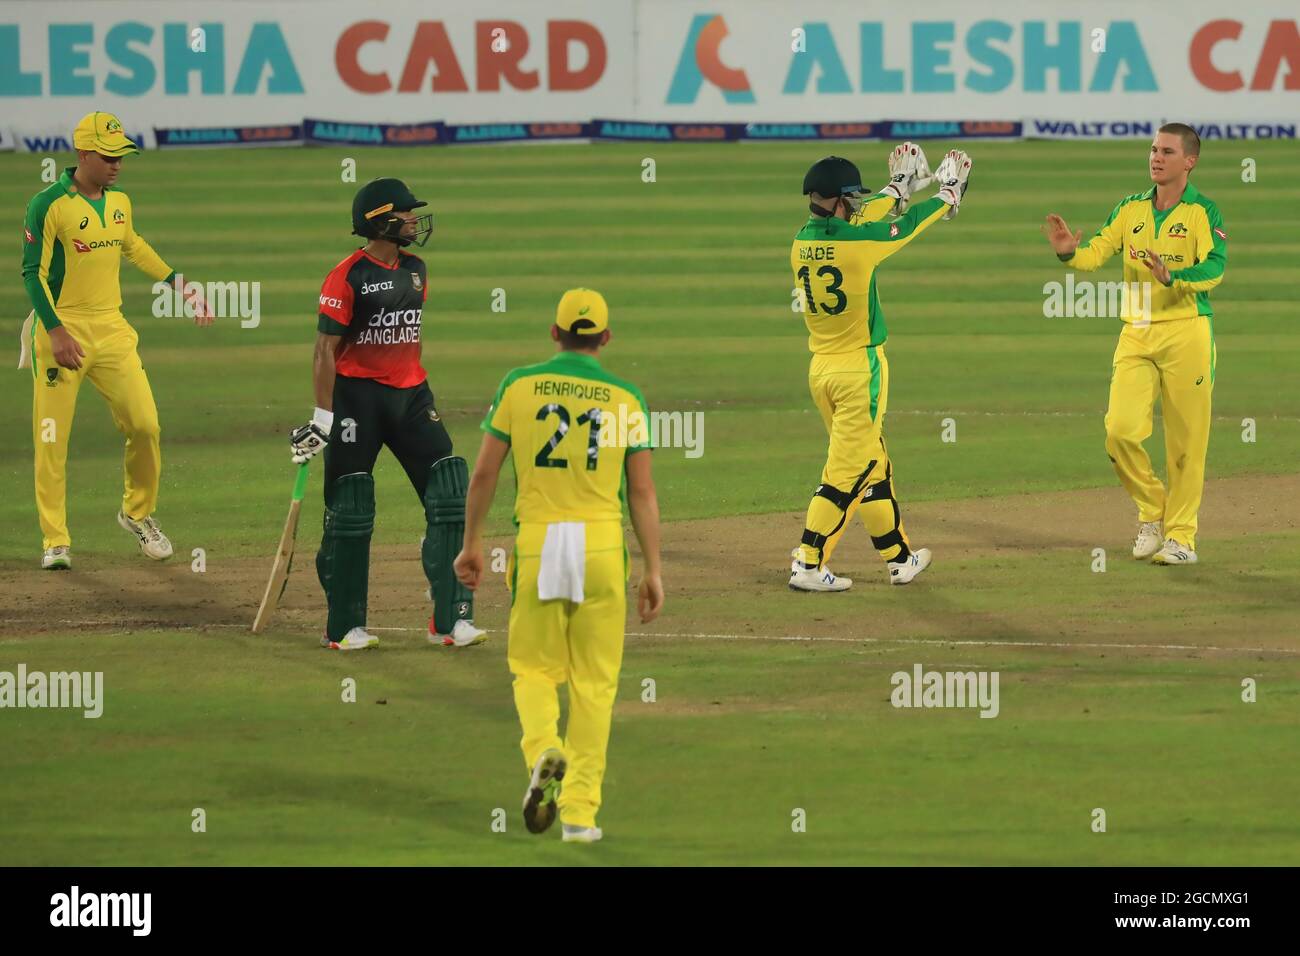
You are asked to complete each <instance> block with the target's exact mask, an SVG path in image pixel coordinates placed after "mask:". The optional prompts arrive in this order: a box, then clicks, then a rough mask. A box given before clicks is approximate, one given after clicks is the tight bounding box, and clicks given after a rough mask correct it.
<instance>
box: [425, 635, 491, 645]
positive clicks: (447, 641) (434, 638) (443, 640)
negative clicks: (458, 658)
mask: <svg viewBox="0 0 1300 956" xmlns="http://www.w3.org/2000/svg"><path fill="white" fill-rule="evenodd" d="M428 638H429V643H430V644H435V645H441V646H442V647H473V646H474V645H475V644H482V643H483V642H484V641H486V640H487V635H486V634H480V635H479V636H478V637H476V638H474V639H473V640H472V641H467V642H465V643H464V644H457V643H456V641H455V640H454V639H453V638H451V637H444V636H443V635H441V634H429V635H428Z"/></svg>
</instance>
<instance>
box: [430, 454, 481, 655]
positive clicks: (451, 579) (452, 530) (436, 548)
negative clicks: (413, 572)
mask: <svg viewBox="0 0 1300 956" xmlns="http://www.w3.org/2000/svg"><path fill="white" fill-rule="evenodd" d="M468 491H469V466H468V465H466V464H465V459H464V458H461V457H459V456H456V455H453V456H451V457H448V458H439V459H438V460H437V461H435V462H434V463H433V465H432V466H431V467H430V468H429V483H428V485H427V486H426V488H425V492H424V516H425V520H426V521H427V522H428V528H427V530H426V532H425V535H424V547H423V548H422V549H421V551H420V560H421V561H422V562H423V564H424V574H425V576H426V577H427V578H428V579H429V590H430V592H431V593H432V594H433V628H434V630H435V631H436V632H437V633H439V634H450V633H451V629H452V628H453V627H455V626H456V622H457V621H460V620H467V621H468V620H473V618H474V592H473V591H471V590H470V589H469V588H467V587H465V585H463V584H461V583H460V582H459V581H458V580H456V573H455V572H454V571H453V570H452V562H453V561H455V560H456V555H457V554H459V553H460V548H461V544H462V542H463V539H464V537H465V495H466V493H467V492H468Z"/></svg>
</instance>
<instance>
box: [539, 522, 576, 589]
mask: <svg viewBox="0 0 1300 956" xmlns="http://www.w3.org/2000/svg"><path fill="white" fill-rule="evenodd" d="M586 576H587V525H586V523H585V522H582V521H553V522H551V523H550V524H548V525H547V526H546V541H545V542H543V544H542V566H541V570H539V571H538V572H537V598H538V600H541V601H553V600H555V599H556V598H564V599H565V600H566V601H572V602H574V603H575V604H581V603H582V599H583V596H584V595H583V591H582V584H583V580H584V579H585V578H586Z"/></svg>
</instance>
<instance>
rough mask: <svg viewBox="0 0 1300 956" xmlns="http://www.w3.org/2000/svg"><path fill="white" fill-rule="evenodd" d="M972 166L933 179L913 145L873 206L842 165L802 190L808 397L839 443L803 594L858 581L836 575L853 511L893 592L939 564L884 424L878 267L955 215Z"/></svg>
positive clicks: (826, 476)
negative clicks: (935, 185)
mask: <svg viewBox="0 0 1300 956" xmlns="http://www.w3.org/2000/svg"><path fill="white" fill-rule="evenodd" d="M969 175H970V157H969V156H967V155H966V154H965V153H959V152H957V151H956V150H954V151H952V152H949V153H948V155H947V156H946V157H945V158H944V161H943V164H942V165H940V167H939V170H938V172H937V173H936V174H935V176H934V177H931V176H930V170H929V164H928V163H927V162H926V159H925V153H923V152H922V151H921V148H920V147H919V146H917V145H916V144H914V143H903V144H902V145H901V146H897V147H895V148H894V150H893V152H892V153H891V154H890V156H889V182H888V183H887V184H886V185H885V186H884V187H883V188H882V189H881V190H880V192H879V193H877V194H876V195H874V196H871V197H870V198H867V197H866V194H867V193H868V192H870V190H866V189H864V188H863V186H862V176H861V174H860V173H859V172H858V168H857V166H855V165H854V164H853V163H851V162H849V161H848V160H847V159H844V158H842V157H839V156H827V157H826V158H825V159H822V160H819V161H818V162H816V163H814V164H813V166H812V168H811V169H809V170H808V173H807V175H806V176H804V181H803V192H804V195H805V196H807V197H808V199H809V211H810V212H811V213H812V215H811V216H810V217H809V218H808V221H807V222H806V223H804V225H803V228H802V229H800V230H799V232H798V234H797V235H796V236H795V239H794V243H793V245H792V247H791V249H790V267H791V268H792V269H793V270H794V281H795V289H796V290H797V291H798V292H799V295H800V304H801V305H802V307H803V317H804V322H805V324H806V325H807V326H808V349H809V351H811V352H812V361H811V363H810V364H809V367H808V388H809V391H811V392H812V398H813V402H814V404H816V406H817V411H818V412H820V413H821V417H822V422H823V423H824V424H825V426H826V431H827V433H828V435H829V436H830V447H829V448H828V449H827V454H826V465H825V467H824V468H823V469H822V473H821V483H820V484H819V485H818V486H817V490H816V492H815V493H814V494H813V498H812V501H811V502H810V503H809V505H808V515H807V518H806V519H805V522H804V531H803V537H802V539H801V540H800V543H799V547H797V548H795V550H794V551H793V553H792V554H791V557H792V558H793V559H794V560H793V563H792V564H791V567H790V587H791V588H793V589H794V590H796V591H843V590H846V589H848V588H849V587H850V586H851V585H852V584H853V582H852V580H850V579H849V578H845V577H837V576H836V575H835V574H833V573H832V572H831V570H830V568H829V567H828V566H827V565H828V564H829V562H830V559H831V555H832V553H834V551H835V547H836V545H837V544H838V543H839V541H840V538H841V537H842V536H843V534H844V530H845V528H847V527H848V525H849V521H850V519H851V518H852V517H853V515H854V513H855V512H856V513H858V514H859V515H860V516H861V518H862V523H863V524H864V525H865V526H866V529H867V533H868V534H869V535H870V536H871V543H872V545H873V546H874V547H875V549H876V551H877V553H878V554H879V555H880V556H881V558H883V559H884V561H885V567H886V568H887V569H888V572H889V580H890V583H891V584H907V583H908V582H909V581H911V580H912V579H913V578H915V577H916V576H917V575H918V574H920V573H921V572H922V571H924V570H925V569H926V567H928V566H929V564H930V550H929V549H928V548H918V549H915V550H913V549H912V546H911V542H910V541H909V540H908V537H907V532H906V531H904V530H903V519H902V514H901V513H900V511H899V509H898V501H897V499H896V497H895V495H894V487H893V481H892V477H893V467H892V465H891V464H890V460H889V454H888V452H886V451H885V439H884V436H883V434H882V424H883V421H884V417H885V407H886V404H887V402H888V397H889V363H888V362H887V361H886V360H885V338H886V337H887V335H888V329H887V328H886V326H885V316H884V313H883V311H882V310H881V307H880V298H879V296H878V295H877V292H876V268H877V267H878V266H880V265H881V264H882V263H883V262H884V261H885V260H886V259H888V258H889V257H890V256H892V255H893V254H894V253H896V252H898V251H900V250H901V249H903V248H904V247H905V246H906V245H907V244H908V243H909V242H911V241H912V240H913V239H915V238H916V237H917V236H919V235H920V234H921V233H922V232H924V231H925V230H926V229H928V228H929V227H930V226H932V225H934V224H935V223H936V222H938V221H939V220H940V219H950V218H952V217H953V216H954V215H956V212H957V208H958V205H959V204H960V202H961V198H962V195H963V194H964V193H965V190H966V183H967V180H968V178H969ZM933 178H937V179H938V180H939V181H940V189H939V194H938V195H937V196H934V197H932V198H930V199H927V200H924V201H923V202H919V203H917V204H915V205H913V206H911V208H910V209H908V211H907V212H906V213H905V214H904V215H901V216H898V218H896V219H893V220H892V221H885V217H886V216H887V215H889V214H890V213H891V212H895V213H897V212H901V211H902V210H903V209H904V208H907V206H908V203H909V202H910V200H911V194H912V191H913V190H915V189H917V188H919V187H920V186H922V185H924V184H925V183H927V182H930V181H931V180H932V179H933Z"/></svg>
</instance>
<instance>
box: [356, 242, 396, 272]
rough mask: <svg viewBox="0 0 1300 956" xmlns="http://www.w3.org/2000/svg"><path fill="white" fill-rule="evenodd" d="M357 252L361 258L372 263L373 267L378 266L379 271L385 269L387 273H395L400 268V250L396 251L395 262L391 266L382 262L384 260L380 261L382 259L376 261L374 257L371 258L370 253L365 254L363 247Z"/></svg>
mask: <svg viewBox="0 0 1300 956" xmlns="http://www.w3.org/2000/svg"><path fill="white" fill-rule="evenodd" d="M357 252H359V253H361V254H362V255H363V256H365V257H366V258H367V259H369V260H370V261H371V262H373V263H374V264H375V265H377V266H379V267H380V268H381V269H387V270H388V271H389V272H396V271H397V270H398V269H400V268H401V266H402V253H401V250H398V252H397V261H396V262H394V263H393V264H392V265H391V266H390V265H389V264H388V263H387V262H384V260H382V259H376V258H375V257H374V256H372V255H371V254H370V253H368V252H366V250H365V247H364V246H362V247H361V248H360V249H358V250H357Z"/></svg>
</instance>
